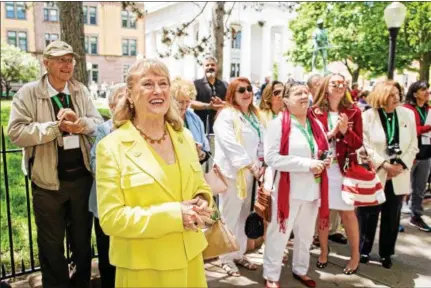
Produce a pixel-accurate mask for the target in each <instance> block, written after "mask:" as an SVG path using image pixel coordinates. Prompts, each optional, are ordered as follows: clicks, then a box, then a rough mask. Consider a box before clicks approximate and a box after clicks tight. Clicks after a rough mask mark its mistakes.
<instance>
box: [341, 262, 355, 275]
mask: <svg viewBox="0 0 431 288" xmlns="http://www.w3.org/2000/svg"><path fill="white" fill-rule="evenodd" d="M358 270H359V264H358V266H357V267H356V269H353V268H348V267H346V268H344V270H343V273H344V274H345V275H353V274H356V272H358Z"/></svg>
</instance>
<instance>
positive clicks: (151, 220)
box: [96, 59, 212, 287]
mask: <svg viewBox="0 0 431 288" xmlns="http://www.w3.org/2000/svg"><path fill="white" fill-rule="evenodd" d="M170 85H171V83H170V78H169V72H168V69H167V67H166V66H165V65H164V64H163V63H162V62H160V61H158V60H151V59H143V60H141V61H139V62H137V63H135V64H134V65H133V66H132V67H131V68H130V70H129V74H128V76H127V89H126V95H125V97H124V98H122V99H121V100H120V102H119V103H118V105H117V108H116V110H115V113H114V120H113V121H114V125H115V127H116V128H117V129H116V130H115V131H114V132H112V133H111V134H109V135H108V136H106V137H105V138H104V139H103V140H102V141H100V142H99V144H98V145H97V149H96V158H97V163H96V183H97V199H98V211H99V220H100V225H101V227H102V229H103V231H104V232H105V234H107V235H109V236H110V239H111V243H110V245H111V246H110V250H109V252H110V253H109V259H110V262H111V263H112V265H114V266H116V268H117V270H116V279H115V286H116V287H206V286H207V282H206V279H205V271H204V263H203V258H202V251H203V250H204V249H205V247H206V246H207V242H206V239H205V236H204V234H203V232H202V231H201V230H200V228H202V227H204V226H205V223H212V220H211V219H210V217H211V213H212V210H211V209H209V208H208V207H211V205H212V194H211V191H210V188H209V186H208V185H207V183H206V182H205V180H204V177H203V173H202V168H201V165H200V164H199V159H198V156H197V153H196V146H195V141H194V140H193V138H192V136H191V135H190V133H188V132H187V133H185V132H184V128H183V122H182V120H181V117H180V115H179V112H178V110H177V107H176V105H175V103H174V101H175V100H173V99H172V97H171V95H170Z"/></svg>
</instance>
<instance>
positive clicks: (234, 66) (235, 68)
mask: <svg viewBox="0 0 431 288" xmlns="http://www.w3.org/2000/svg"><path fill="white" fill-rule="evenodd" d="M235 77H239V63H231V64H230V78H235Z"/></svg>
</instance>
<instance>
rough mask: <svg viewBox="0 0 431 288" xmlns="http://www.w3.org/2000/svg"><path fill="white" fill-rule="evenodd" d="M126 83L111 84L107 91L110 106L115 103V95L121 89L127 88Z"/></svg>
mask: <svg viewBox="0 0 431 288" xmlns="http://www.w3.org/2000/svg"><path fill="white" fill-rule="evenodd" d="M126 87H127V85H126V83H117V84H115V85H113V86H111V87H110V88H109V90H108V92H107V93H106V101H107V102H108V106H110V105H111V104H114V99H115V96H116V95H117V94H118V93H119V92H120V90H121V89H123V88H126Z"/></svg>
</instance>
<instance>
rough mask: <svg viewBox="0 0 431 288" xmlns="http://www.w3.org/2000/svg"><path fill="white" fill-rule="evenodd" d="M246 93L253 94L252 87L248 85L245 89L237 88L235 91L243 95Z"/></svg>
mask: <svg viewBox="0 0 431 288" xmlns="http://www.w3.org/2000/svg"><path fill="white" fill-rule="evenodd" d="M246 90H247V91H248V92H253V87H251V86H250V85H249V86H247V88H246V87H239V88H238V90H236V91H237V92H238V93H239V94H243V93H244V92H245V91H246Z"/></svg>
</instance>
